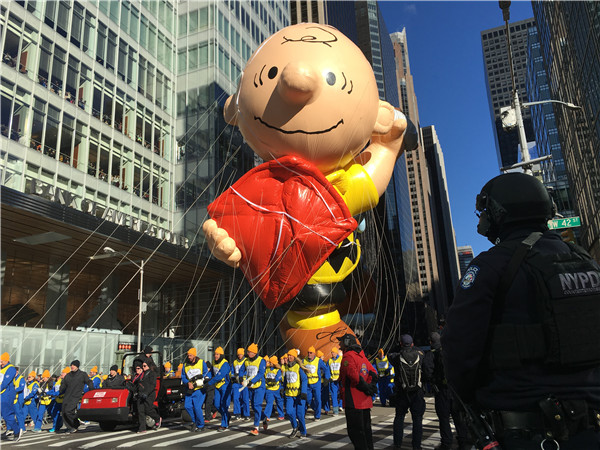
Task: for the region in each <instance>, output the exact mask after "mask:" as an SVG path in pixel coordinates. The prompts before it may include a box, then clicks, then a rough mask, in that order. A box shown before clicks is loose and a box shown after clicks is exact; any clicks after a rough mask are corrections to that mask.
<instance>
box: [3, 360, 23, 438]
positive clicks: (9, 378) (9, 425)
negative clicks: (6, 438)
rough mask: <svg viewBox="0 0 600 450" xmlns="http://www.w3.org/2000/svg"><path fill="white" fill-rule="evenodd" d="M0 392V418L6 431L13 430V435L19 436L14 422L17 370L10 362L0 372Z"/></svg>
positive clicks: (17, 426) (17, 427)
mask: <svg viewBox="0 0 600 450" xmlns="http://www.w3.org/2000/svg"><path fill="white" fill-rule="evenodd" d="M0 373H1V374H2V378H1V381H2V383H1V385H0V390H1V392H2V394H1V395H0V408H2V418H4V421H5V422H6V429H7V430H13V433H15V435H17V434H19V425H18V424H17V421H16V420H15V403H14V402H15V384H14V380H15V375H16V374H17V369H15V366H13V365H12V364H11V363H10V362H9V363H7V364H6V365H5V366H4V367H3V368H2V370H1V371H0Z"/></svg>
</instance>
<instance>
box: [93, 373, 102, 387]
mask: <svg viewBox="0 0 600 450" xmlns="http://www.w3.org/2000/svg"><path fill="white" fill-rule="evenodd" d="M96 378H98V379H99V380H100V384H98V387H101V386H102V377H101V376H100V375H94V376H93V377H92V380H91V381H92V383H93V382H94V380H95V379H96ZM94 386H95V385H94Z"/></svg>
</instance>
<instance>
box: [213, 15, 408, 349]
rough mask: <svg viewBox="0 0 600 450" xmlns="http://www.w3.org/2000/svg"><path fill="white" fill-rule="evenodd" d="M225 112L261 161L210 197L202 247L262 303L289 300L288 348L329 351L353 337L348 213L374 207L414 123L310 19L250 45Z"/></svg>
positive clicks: (334, 36) (340, 38) (353, 49)
mask: <svg viewBox="0 0 600 450" xmlns="http://www.w3.org/2000/svg"><path fill="white" fill-rule="evenodd" d="M224 115H225V120H226V121H227V122H228V123H230V124H232V125H236V126H237V127H239V129H240V131H241V133H242V135H243V137H244V139H245V141H246V142H247V143H248V145H250V147H251V148H252V149H253V150H254V152H255V153H256V154H257V155H258V156H260V157H261V158H262V159H263V160H264V161H266V162H265V163H264V164H261V165H260V166H258V167H255V168H254V169H252V170H250V171H249V172H247V173H246V174H245V175H244V176H242V177H241V178H240V179H239V180H238V181H237V182H236V183H235V184H234V185H232V186H231V187H230V188H229V189H227V190H226V191H225V192H224V193H223V194H221V195H220V196H219V197H218V198H217V199H216V200H215V201H214V202H213V203H211V204H210V205H209V207H208V212H209V215H210V217H211V219H209V220H207V221H206V222H205V223H204V224H203V227H202V228H203V231H204V233H205V235H206V239H207V243H208V245H209V246H210V248H211V251H212V253H213V255H214V256H215V257H216V258H217V259H219V260H221V261H223V262H225V263H227V264H229V265H230V266H232V267H240V268H241V269H242V271H243V272H244V276H245V277H246V279H247V280H248V281H249V282H250V284H251V285H252V287H253V289H254V291H255V292H256V293H257V294H258V295H259V296H260V297H261V299H262V300H263V302H264V303H265V305H266V306H267V307H268V308H271V309H273V308H275V307H277V306H281V305H283V304H286V303H288V302H289V308H290V309H289V310H288V312H287V314H286V317H285V318H284V319H283V320H282V322H281V324H280V331H281V333H282V335H283V337H284V339H285V340H286V344H287V346H288V348H298V349H300V350H301V353H303V354H305V353H306V351H307V350H308V347H309V346H311V345H314V346H315V347H316V349H317V350H321V351H322V352H323V353H324V354H327V355H328V354H330V353H331V348H332V347H334V346H335V345H336V343H337V338H338V337H340V336H343V335H344V334H346V333H352V330H350V328H349V327H348V325H346V324H345V323H344V322H343V321H342V320H341V318H340V314H339V312H338V310H337V307H336V305H339V304H340V303H342V302H343V301H344V300H345V298H346V291H345V289H344V287H343V283H342V281H343V280H344V279H345V278H346V277H347V276H348V275H350V273H351V272H352V271H353V270H354V269H355V268H356V266H357V265H358V262H359V259H360V253H361V248H360V244H359V241H358V240H357V239H356V238H355V235H354V230H355V229H356V227H357V223H356V220H355V219H354V218H353V216H356V215H358V214H360V213H362V212H365V211H368V210H370V209H372V208H374V207H375V206H376V205H377V203H378V201H379V197H380V196H381V195H382V194H383V193H384V192H385V189H386V187H387V185H388V183H389V181H390V178H391V176H392V172H393V169H394V164H395V162H396V159H397V158H398V157H399V156H400V155H401V154H402V152H403V151H404V148H405V147H406V148H407V149H409V150H412V149H414V148H415V147H416V142H417V140H416V135H417V132H416V129H415V127H414V125H412V124H411V123H410V122H408V121H407V119H406V118H405V116H404V115H403V114H402V113H401V112H399V111H397V110H395V109H394V108H393V107H392V106H391V105H390V104H389V103H387V102H385V101H382V100H380V99H379V95H378V90H377V83H376V81H375V76H374V74H373V70H372V68H371V66H370V64H369V62H368V61H367V59H366V58H365V56H364V55H363V53H362V52H361V51H360V49H359V48H358V47H357V46H356V45H355V44H354V43H353V42H352V41H351V40H350V39H348V38H347V37H346V36H344V35H343V34H342V33H341V32H340V31H339V30H337V29H335V28H333V27H331V26H328V25H320V24H314V23H302V24H298V25H292V26H289V27H287V28H284V29H282V30H280V31H279V32H277V33H275V34H274V35H272V36H271V37H269V38H268V39H267V40H266V41H265V42H264V43H263V44H262V45H261V46H260V47H259V48H258V50H256V52H255V53H254V54H253V55H252V57H251V58H250V60H249V61H248V63H247V64H246V67H245V69H244V71H243V74H242V76H241V78H240V83H239V87H238V90H237V92H236V93H235V94H234V95H232V96H231V97H229V98H228V99H227V101H226V102H225V108H224ZM405 130H406V133H405ZM405 138H406V139H405ZM405 140H406V142H404V141H405ZM409 141H410V142H409Z"/></svg>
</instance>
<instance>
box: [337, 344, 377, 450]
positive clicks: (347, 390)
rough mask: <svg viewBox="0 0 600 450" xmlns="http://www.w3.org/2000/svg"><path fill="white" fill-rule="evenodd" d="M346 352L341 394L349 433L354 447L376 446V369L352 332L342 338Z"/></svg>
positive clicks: (343, 359)
mask: <svg viewBox="0 0 600 450" xmlns="http://www.w3.org/2000/svg"><path fill="white" fill-rule="evenodd" d="M340 348H341V349H342V351H343V352H344V356H343V358H342V365H341V367H340V395H341V398H342V404H343V406H344V410H345V411H346V425H347V428H348V437H349V438H350V440H351V441H352V444H354V448H355V449H361V450H363V449H373V432H372V430H371V408H372V407H373V399H372V395H373V394H374V393H375V392H376V391H377V373H375V372H374V371H373V367H372V365H371V363H369V360H368V359H367V357H366V356H365V353H364V352H363V350H362V348H361V346H360V344H359V343H358V341H357V340H356V337H355V336H354V335H353V334H346V335H344V336H343V337H342V338H340Z"/></svg>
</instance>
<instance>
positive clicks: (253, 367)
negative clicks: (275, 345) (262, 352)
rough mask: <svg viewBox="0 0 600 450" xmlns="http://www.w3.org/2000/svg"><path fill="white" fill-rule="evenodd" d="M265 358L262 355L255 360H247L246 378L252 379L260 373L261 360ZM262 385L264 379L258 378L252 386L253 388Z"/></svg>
mask: <svg viewBox="0 0 600 450" xmlns="http://www.w3.org/2000/svg"><path fill="white" fill-rule="evenodd" d="M262 360H263V358H262V356H257V357H256V359H255V360H254V361H250V360H248V359H247V360H246V362H245V365H246V376H245V378H246V380H248V381H250V380H251V379H252V378H254V377H255V376H256V375H257V374H258V370H259V369H260V362H261V361H262ZM261 386H262V380H258V381H257V382H256V383H254V384H253V385H252V386H250V388H251V389H256V388H259V387H261Z"/></svg>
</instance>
